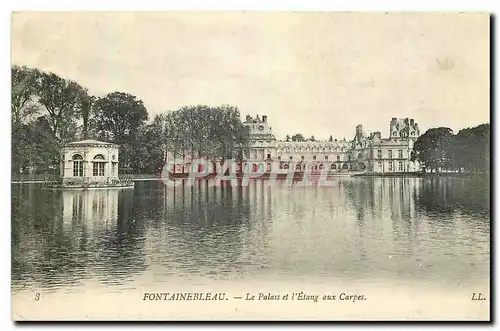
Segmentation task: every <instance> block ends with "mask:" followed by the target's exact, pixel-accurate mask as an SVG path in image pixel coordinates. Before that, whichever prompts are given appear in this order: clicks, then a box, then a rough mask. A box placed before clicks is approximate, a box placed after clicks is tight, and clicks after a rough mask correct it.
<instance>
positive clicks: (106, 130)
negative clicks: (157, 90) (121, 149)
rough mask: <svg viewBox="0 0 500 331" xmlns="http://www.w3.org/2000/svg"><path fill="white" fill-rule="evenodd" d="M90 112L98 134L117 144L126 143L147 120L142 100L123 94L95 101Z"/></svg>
mask: <svg viewBox="0 0 500 331" xmlns="http://www.w3.org/2000/svg"><path fill="white" fill-rule="evenodd" d="M92 111H93V115H94V116H93V117H94V124H95V129H96V131H97V132H98V134H99V135H100V136H101V137H102V138H104V139H107V140H111V141H113V142H115V143H118V144H122V143H126V142H128V140H129V138H130V137H131V136H135V135H136V134H137V132H138V131H139V128H140V127H141V126H142V125H143V124H144V123H145V122H146V121H147V120H148V112H147V110H146V107H145V106H144V103H143V102H142V100H140V99H138V98H137V97H136V96H133V95H131V94H127V93H123V92H113V93H109V94H107V95H106V96H105V97H103V98H99V99H97V100H96V101H95V103H94V107H93V110H92Z"/></svg>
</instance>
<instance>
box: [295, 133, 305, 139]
mask: <svg viewBox="0 0 500 331" xmlns="http://www.w3.org/2000/svg"><path fill="white" fill-rule="evenodd" d="M292 141H306V139H305V138H304V136H303V135H302V134H300V133H297V134H294V135H293V136H292Z"/></svg>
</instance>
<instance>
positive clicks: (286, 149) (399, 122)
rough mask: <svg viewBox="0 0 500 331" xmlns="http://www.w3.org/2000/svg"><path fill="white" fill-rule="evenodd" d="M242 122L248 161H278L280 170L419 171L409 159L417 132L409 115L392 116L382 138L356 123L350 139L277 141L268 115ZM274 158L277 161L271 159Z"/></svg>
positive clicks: (417, 129)
mask: <svg viewBox="0 0 500 331" xmlns="http://www.w3.org/2000/svg"><path fill="white" fill-rule="evenodd" d="M244 125H245V126H247V127H248V128H249V131H250V137H251V139H250V151H249V155H247V158H246V159H247V160H248V161H255V162H262V161H264V162H268V164H267V167H268V169H267V170H271V171H272V170H273V169H270V167H272V166H273V165H272V164H276V163H277V164H279V167H280V168H281V169H289V167H290V166H293V167H295V170H296V171H305V170H306V169H307V167H309V169H310V170H311V171H321V170H322V169H324V168H325V167H327V169H329V171H330V172H353V171H354V172H368V173H390V172H415V171H419V170H420V166H419V164H418V163H417V162H414V161H411V151H412V149H413V144H414V142H415V141H416V140H417V138H418V136H419V135H420V132H419V128H418V124H417V123H415V121H414V120H413V119H409V118H392V120H391V122H390V125H389V128H390V131H389V132H390V135H389V138H385V139H383V138H381V134H380V132H373V133H371V134H370V135H366V134H365V133H364V131H363V126H362V125H358V126H356V131H355V134H354V137H353V139H352V140H350V141H348V140H345V139H343V140H338V139H333V141H282V140H277V139H276V137H275V136H274V134H273V132H272V127H271V126H270V125H269V123H268V119H267V116H266V115H264V116H262V118H261V117H260V116H259V115H257V116H256V117H255V118H254V117H252V116H250V115H247V116H246V119H245V122H244ZM273 161H279V163H278V162H273Z"/></svg>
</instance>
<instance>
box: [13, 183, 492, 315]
mask: <svg viewBox="0 0 500 331" xmlns="http://www.w3.org/2000/svg"><path fill="white" fill-rule="evenodd" d="M11 225H12V295H13V304H14V305H16V300H17V305H18V306H17V307H18V310H19V309H21V308H19V307H21V306H22V307H28V305H35V304H40V302H41V301H39V299H38V298H37V300H36V301H37V302H36V303H34V302H33V301H34V299H33V296H34V295H39V296H40V297H42V298H47V300H49V298H51V300H52V301H51V304H52V305H53V307H56V306H55V305H57V304H59V305H60V308H59V309H64V306H65V305H66V304H65V302H66V303H68V302H71V301H72V298H79V296H81V295H83V294H82V293H87V294H88V293H93V296H90V294H89V295H88V297H86V299H85V300H89V301H87V303H88V304H90V305H91V303H92V302H93V301H92V300H97V299H96V298H97V297H96V295H97V294H99V295H102V296H103V298H104V297H105V296H106V295H108V297H112V296H114V297H113V298H116V296H117V295H127V293H128V294H129V295H130V293H136V292H137V293H139V292H140V293H143V291H144V290H145V289H153V288H155V289H158V288H167V287H168V288H170V290H172V286H173V285H172V284H176V286H184V287H186V288H189V289H193V288H195V287H196V286H198V287H200V286H201V287H203V286H211V288H217V289H218V290H220V288H221V287H222V285H221V284H231V286H232V287H231V291H230V292H231V293H232V295H233V296H234V295H236V294H238V295H240V294H241V295H245V293H244V292H248V291H250V290H251V289H249V288H248V287H249V286H251V287H255V288H257V287H259V286H260V288H261V289H264V290H268V291H272V290H273V288H271V287H272V286H279V285H280V284H285V283H286V284H288V285H287V286H291V287H293V288H294V289H297V290H300V289H304V288H306V289H307V288H309V289H312V288H314V289H316V290H317V289H322V288H323V289H327V288H329V286H330V287H331V286H333V285H335V286H337V289H339V290H340V287H341V286H345V288H351V289H353V290H354V289H355V288H356V289H357V290H358V291H361V290H363V291H364V293H366V292H370V291H371V292H370V293H371V298H372V300H371V303H372V304H373V307H372V308H370V307H368V306H366V307H365V308H364V309H365V312H364V314H365V315H364V316H371V318H382V319H383V318H387V317H391V316H392V315H388V312H389V311H394V312H395V311H396V310H397V309H403V308H401V307H399V305H398V303H392V310H388V311H387V312H385V313H384V311H383V310H380V309H383V307H380V306H383V305H384V304H385V305H387V301H385V300H386V299H387V296H390V295H394V294H395V293H396V292H397V290H396V289H399V290H400V291H402V293H403V294H401V295H402V296H403V297H405V295H406V297H405V298H407V302H408V305H410V304H411V302H413V301H411V300H413V299H414V298H415V297H416V295H423V297H422V300H423V301H422V302H423V303H422V307H424V308H422V307H420V306H418V307H417V306H415V307H414V308H412V309H414V311H412V312H405V310H404V309H403V310H401V314H400V315H403V317H404V318H412V317H416V318H418V317H419V316H421V317H422V318H426V316H431V317H432V316H434V317H435V318H439V317H440V316H441V315H440V314H439V306H438V311H437V312H436V310H435V308H433V307H434V306H432V305H433V304H430V303H429V305H430V306H428V307H429V311H426V310H425V304H424V303H425V300H426V299H425V295H426V294H428V295H429V298H430V296H431V294H433V295H437V297H438V298H441V297H443V296H446V297H448V298H449V300H454V301H453V302H457V300H464V301H463V305H462V306H460V307H458V306H457V310H453V309H452V306H451V305H450V306H448V308H449V309H450V311H449V316H441V317H442V318H448V317H449V318H451V319H453V318H459V319H460V318H461V317H462V318H465V319H467V318H471V319H475V318H479V319H488V318H489V309H487V307H486V306H485V305H488V304H489V301H488V303H480V304H481V305H482V306H481V307H482V308H478V307H479V306H478V305H479V304H476V303H474V302H472V303H471V302H470V296H471V295H472V293H473V292H482V293H484V294H485V295H489V281H490V280H489V274H490V192H489V178H487V179H485V178H477V177H474V178H434V179H422V178H338V180H337V181H336V182H335V185H333V186H330V187H318V186H305V187H300V186H292V187H288V186H286V185H285V184H284V182H282V181H278V182H277V183H275V184H273V185H268V181H266V180H255V181H251V182H250V184H249V185H248V186H246V187H230V186H223V187H217V186H213V185H212V182H209V181H205V182H200V183H198V184H197V185H195V186H191V187H189V186H184V187H183V186H179V187H176V188H173V187H165V186H164V185H163V184H162V183H161V182H159V181H142V182H136V187H135V189H133V190H88V191H53V190H46V189H43V185H42V184H12V221H11ZM252 284H253V285H252ZM269 284H274V285H269ZM266 286H267V287H266ZM297 286H298V287H297ZM308 286H309V287H308ZM186 288H184V290H185V289H186ZM238 288H241V293H238ZM374 291H375V292H374ZM439 291H442V295H438V294H439V293H441V292H439ZM384 293H385V294H384ZM436 293H437V294H436ZM445 293H448V294H445ZM140 296H141V295H140V294H139V295H138V296H137V298H138V297H140ZM377 296H379V297H377ZM93 298H94V299H93ZM137 298H136V299H137ZM384 298H385V299H384ZM411 298H413V299H411ZM457 298H459V299H457ZM383 299H384V300H383ZM75 300H77V299H75ZM78 300H79V299H78ZM103 300H105V299H103ZM137 300H138V301H137V302H139V301H140V299H137ZM443 300H444V299H443ZM28 301H29V302H28ZM73 301H74V300H73ZM47 302H49V301H47ZM429 302H430V301H429ZM453 302H451V301H450V303H453ZM128 304H129V305H131V307H132V305H133V304H132V303H130V302H129V303H128ZM238 304H239V303H238ZM443 304H445V303H443ZM473 304H475V306H469V305H473ZM70 305H71V304H70ZM436 305H438V303H436ZM233 306H234V304H233ZM30 307H31V306H30ZM33 307H40V306H33ZM325 307H326V306H325ZM408 307H409V306H408ZM419 307H420V308H419ZM80 308H81V309H86V308H85V307H84V308H82V307H80ZM80 308H78V309H80ZM16 309H17V308H16ZM16 309H14V310H16ZM26 309H27V308H26ZM30 309H32V310H31V311H30V313H31V315H33V316H34V317H33V318H41V317H40V316H38V315H37V314H36V312H39V313H40V314H42V313H41V310H40V311H38V310H36V311H33V310H34V309H35V308H30ZM36 309H39V308H36ZM40 309H41V308H40ZM47 309H48V308H47ZM54 309H56V308H54ZM68 309H69V308H68ZM200 309H203V308H200ZM221 309H222V308H221ZM282 309H285V308H283V307H282ZM325 309H326V308H325ZM366 309H372V310H371V311H375V310H373V309H379V310H380V311H379V313H377V314H378V315H377V314H375V313H373V314H372V315H370V314H369V311H368V310H366ZM418 309H421V310H420V311H418ZM422 309H423V310H422ZM474 309H476V310H474ZM236 310H238V309H236ZM231 311H232V310H231ZM336 311H337V312H339V314H340V313H341V312H343V315H335V314H333V315H332V316H331V317H332V318H336V317H339V318H347V319H350V318H356V316H355V315H354V313H352V312H348V310H347V308H346V310H345V311H342V310H341V309H340V308H339V307H338V309H336ZM377 311H378V310H377ZM49 312H51V313H53V316H52V317H50V318H53V317H54V316H57V310H50V311H49V310H47V311H45V313H44V314H48V315H50V314H49ZM228 312H229V310H228ZM471 312H473V313H474V314H472V315H471V316H469V315H467V316H461V315H460V314H461V313H463V314H468V313H471ZM14 313H16V312H14ZM30 313H26V312H25V313H23V314H28V315H30ZM19 314H20V313H19ZM82 314H83V313H82ZM85 314H88V313H85ZM158 314H159V313H158ZM186 314H187V313H186ZM191 314H194V313H193V312H191ZM349 314H351V315H349ZM367 314H368V315H367ZM384 314H385V315H384ZM419 314H420V315H419ZM432 314H435V315H432ZM443 314H444V311H443ZM35 315H36V316H38V317H36V316H35ZM25 316H26V315H23V318H24V317H25ZM75 316H79V315H75ZM103 316H104V317H106V315H103ZM189 316H190V315H186V317H189ZM191 316H192V315H191ZM224 316H225V315H224ZM238 316H240V315H238ZM266 316H267V315H266ZM287 316H288V315H287ZM308 316H309V315H308ZM310 316H312V317H311V318H313V317H314V316H313V315H310ZM360 316H361V315H360ZM398 316H399V315H398ZM42 317H43V316H42ZM45 317H47V318H49V316H46V315H45ZM361 318H362V316H361Z"/></svg>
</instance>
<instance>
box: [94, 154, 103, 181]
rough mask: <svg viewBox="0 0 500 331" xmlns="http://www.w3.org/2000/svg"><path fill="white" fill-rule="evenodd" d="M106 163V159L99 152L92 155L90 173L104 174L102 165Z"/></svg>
mask: <svg viewBox="0 0 500 331" xmlns="http://www.w3.org/2000/svg"><path fill="white" fill-rule="evenodd" d="M105 164H106V160H105V159H104V156H102V155H101V154H97V155H96V156H94V160H93V161H92V175H93V176H94V177H101V176H104V165H105Z"/></svg>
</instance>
